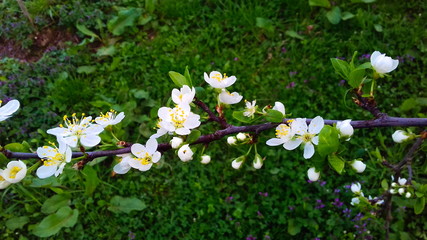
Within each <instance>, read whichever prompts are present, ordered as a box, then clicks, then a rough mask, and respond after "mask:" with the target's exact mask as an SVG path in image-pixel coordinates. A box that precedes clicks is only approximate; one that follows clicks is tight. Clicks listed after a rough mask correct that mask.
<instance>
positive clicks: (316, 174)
mask: <svg viewBox="0 0 427 240" xmlns="http://www.w3.org/2000/svg"><path fill="white" fill-rule="evenodd" d="M307 175H308V179H310V181H313V182H315V181H317V180H319V177H320V172H316V169H315V168H314V167H312V168H309V169H308V171H307Z"/></svg>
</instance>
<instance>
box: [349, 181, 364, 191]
mask: <svg viewBox="0 0 427 240" xmlns="http://www.w3.org/2000/svg"><path fill="white" fill-rule="evenodd" d="M361 189H362V186H361V185H360V183H358V182H357V183H353V184H351V191H352V192H353V193H355V194H360V192H361Z"/></svg>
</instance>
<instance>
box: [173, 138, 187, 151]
mask: <svg viewBox="0 0 427 240" xmlns="http://www.w3.org/2000/svg"><path fill="white" fill-rule="evenodd" d="M183 142H184V140H183V139H182V138H180V137H173V138H172V140H171V141H170V144H171V146H172V148H173V149H177V148H179V147H180V146H181V144H182V143H183Z"/></svg>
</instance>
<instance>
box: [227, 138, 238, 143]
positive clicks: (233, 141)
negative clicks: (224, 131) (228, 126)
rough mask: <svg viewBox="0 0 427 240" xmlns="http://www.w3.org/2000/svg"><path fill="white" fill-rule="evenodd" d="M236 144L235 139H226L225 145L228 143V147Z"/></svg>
mask: <svg viewBox="0 0 427 240" xmlns="http://www.w3.org/2000/svg"><path fill="white" fill-rule="evenodd" d="M236 142H237V139H236V137H228V138H227V143H228V144H229V145H236Z"/></svg>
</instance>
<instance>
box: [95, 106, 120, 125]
mask: <svg viewBox="0 0 427 240" xmlns="http://www.w3.org/2000/svg"><path fill="white" fill-rule="evenodd" d="M124 118H125V113H124V112H121V113H119V114H117V112H116V111H114V110H112V109H111V110H110V111H109V112H107V113H106V114H103V113H101V115H100V116H99V117H97V118H95V122H96V123H97V124H99V125H101V126H102V127H104V128H105V127H107V126H109V125H116V124H118V123H120V122H121V121H122V120H123V119H124Z"/></svg>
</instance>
